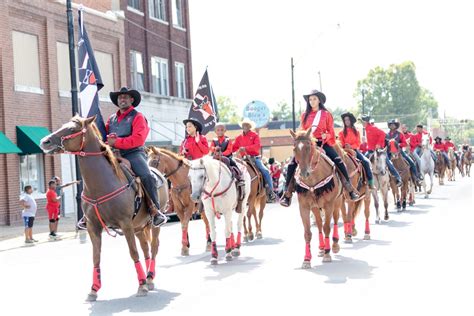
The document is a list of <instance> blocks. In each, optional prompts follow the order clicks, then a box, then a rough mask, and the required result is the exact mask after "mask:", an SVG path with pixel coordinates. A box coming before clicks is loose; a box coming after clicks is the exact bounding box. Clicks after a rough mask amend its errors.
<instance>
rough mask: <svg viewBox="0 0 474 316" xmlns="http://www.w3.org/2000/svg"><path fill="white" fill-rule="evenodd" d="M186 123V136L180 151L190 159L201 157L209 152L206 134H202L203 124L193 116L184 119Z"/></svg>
mask: <svg viewBox="0 0 474 316" xmlns="http://www.w3.org/2000/svg"><path fill="white" fill-rule="evenodd" d="M183 124H184V125H186V134H187V135H186V138H185V139H184V140H183V142H182V143H181V148H180V150H179V152H180V153H181V154H182V155H183V156H185V157H186V159H189V160H195V159H199V158H201V157H202V156H204V155H207V154H208V153H209V144H208V143H207V139H206V137H204V136H201V132H202V124H201V123H200V122H199V121H198V120H196V119H193V118H188V119H187V120H184V121H183Z"/></svg>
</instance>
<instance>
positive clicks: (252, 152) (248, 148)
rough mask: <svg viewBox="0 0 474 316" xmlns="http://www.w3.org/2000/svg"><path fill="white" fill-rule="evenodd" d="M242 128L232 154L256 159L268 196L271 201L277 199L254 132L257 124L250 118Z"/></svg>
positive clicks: (243, 122)
mask: <svg viewBox="0 0 474 316" xmlns="http://www.w3.org/2000/svg"><path fill="white" fill-rule="evenodd" d="M240 126H241V127H242V130H243V131H242V134H241V135H239V136H237V138H236V139H235V141H234V145H233V146H232V152H237V151H238V152H239V155H240V156H250V157H254V158H255V166H256V167H257V168H258V170H260V172H261V173H262V175H263V177H264V178H265V182H266V183H267V185H266V189H267V195H268V199H269V200H270V201H274V200H275V199H276V196H275V193H274V192H273V182H272V177H271V176H270V172H269V171H268V169H267V168H265V166H264V165H263V163H262V160H261V158H260V137H259V136H258V134H257V133H255V132H253V131H252V129H253V128H255V123H254V122H253V121H251V120H250V119H248V118H245V119H244V120H243V121H242V122H241V124H240Z"/></svg>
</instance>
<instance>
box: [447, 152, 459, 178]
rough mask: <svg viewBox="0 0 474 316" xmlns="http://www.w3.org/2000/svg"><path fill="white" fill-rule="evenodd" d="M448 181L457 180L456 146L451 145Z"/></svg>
mask: <svg viewBox="0 0 474 316" xmlns="http://www.w3.org/2000/svg"><path fill="white" fill-rule="evenodd" d="M448 160H449V168H448V181H456V162H457V161H456V156H455V155H454V148H453V147H449V149H448Z"/></svg>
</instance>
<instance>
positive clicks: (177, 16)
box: [173, 0, 184, 28]
mask: <svg viewBox="0 0 474 316" xmlns="http://www.w3.org/2000/svg"><path fill="white" fill-rule="evenodd" d="M173 25H176V26H179V27H182V28H184V22H183V0H173Z"/></svg>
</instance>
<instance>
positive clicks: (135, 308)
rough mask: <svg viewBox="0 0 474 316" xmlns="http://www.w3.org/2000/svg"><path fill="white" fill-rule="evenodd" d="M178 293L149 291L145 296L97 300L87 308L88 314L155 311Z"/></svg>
mask: <svg viewBox="0 0 474 316" xmlns="http://www.w3.org/2000/svg"><path fill="white" fill-rule="evenodd" d="M179 295H180V293H173V292H168V291H164V290H158V291H150V292H148V296H146V297H136V296H135V295H134V296H130V297H125V298H116V299H113V300H108V301H100V300H99V301H97V302H95V303H92V304H91V306H90V308H89V311H90V312H89V315H92V316H95V315H97V316H98V315H100V316H108V315H115V314H117V313H120V312H124V311H128V312H131V313H146V312H157V311H159V310H162V309H163V308H165V307H166V306H168V305H169V304H170V303H171V301H173V300H174V298H175V297H177V296H179Z"/></svg>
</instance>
